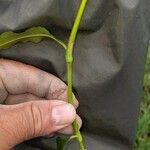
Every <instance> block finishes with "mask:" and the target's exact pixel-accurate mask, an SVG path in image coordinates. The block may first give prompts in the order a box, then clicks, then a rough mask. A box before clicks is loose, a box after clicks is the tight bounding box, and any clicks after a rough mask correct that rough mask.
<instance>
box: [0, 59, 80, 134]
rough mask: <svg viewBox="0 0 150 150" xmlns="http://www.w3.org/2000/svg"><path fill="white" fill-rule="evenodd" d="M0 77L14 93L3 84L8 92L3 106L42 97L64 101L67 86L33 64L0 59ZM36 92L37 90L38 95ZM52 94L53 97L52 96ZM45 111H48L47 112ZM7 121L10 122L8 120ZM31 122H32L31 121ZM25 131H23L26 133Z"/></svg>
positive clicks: (45, 130)
mask: <svg viewBox="0 0 150 150" xmlns="http://www.w3.org/2000/svg"><path fill="white" fill-rule="evenodd" d="M4 69H5V70H4ZM3 70H4V71H3ZM6 73H8V74H7V76H6ZM16 74H17V80H16V77H15V76H16ZM19 75H20V77H19ZM29 76H30V77H29ZM0 77H1V79H2V80H3V79H4V78H5V80H4V81H5V82H4V83H3V85H4V86H5V85H6V84H7V86H8V88H9V89H10V91H13V93H14V94H11V93H10V92H8V90H7V86H5V87H6V90H7V92H8V95H7V98H6V99H5V104H7V105H5V107H7V108H8V107H9V105H10V104H11V105H12V104H18V103H24V102H27V101H37V100H43V99H44V100H55V99H56V100H61V101H66V99H67V86H66V84H65V83H64V82H63V81H61V80H60V79H59V78H57V77H55V76H54V75H51V74H49V73H47V72H44V71H42V70H40V69H38V68H35V67H33V66H30V65H26V64H23V63H20V62H16V61H12V60H1V59H0ZM8 78H9V80H8ZM14 78H15V79H14ZM8 81H9V84H8V83H7V82H8ZM32 81H33V82H32ZM15 83H17V85H18V88H16V87H15ZM32 83H33V84H32ZM19 87H20V88H21V92H20V88H19ZM36 88H38V90H36ZM22 89H23V90H22ZM27 89H28V92H27V91H26V90H27ZM22 91H24V92H25V93H22ZM36 92H39V93H40V95H39V94H38V93H36ZM15 93H16V94H15ZM41 93H42V94H41ZM37 95H38V96H37ZM45 95H46V96H45ZM40 96H42V97H43V98H41V97H40ZM53 96H54V97H55V98H53ZM74 100H75V99H74ZM76 103H77V104H78V102H76V101H75V103H74V106H75V107H76V105H75V104H76ZM2 107H3V105H2ZM10 107H11V106H10ZM0 108H1V107H0ZM28 111H30V110H29V109H28ZM12 112H13V111H12ZM41 113H42V112H41ZM47 113H49V112H47ZM22 115H28V113H27V112H25V113H23V114H22ZM43 117H44V116H43ZM38 119H41V118H40V117H39V118H38ZM43 119H44V118H43ZM48 119H50V116H49V117H48V116H47V120H48ZM10 120H11V119H10ZM22 121H24V123H26V122H27V121H28V120H22ZM8 123H10V122H9V121H8ZM8 123H7V124H8ZM31 123H33V122H32V121H31ZM42 123H43V122H42ZM50 125H51V124H50ZM50 125H49V126H50ZM41 126H43V125H42V124H41ZM28 127H29V129H30V128H31V125H30V124H28V126H27V128H28ZM12 128H13V127H12ZM19 128H20V127H19ZM43 130H44V131H41V132H44V133H46V132H47V130H48V131H50V130H52V129H48V127H47V129H43ZM65 130H66V131H67V133H68V128H65ZM66 131H65V132H61V130H60V132H61V133H64V134H66ZM23 132H24V131H23ZM27 132H28V131H27ZM27 132H25V133H26V134H27ZM31 132H32V131H31ZM32 134H33V133H32ZM34 134H35V133H34ZM25 136H27V135H25Z"/></svg>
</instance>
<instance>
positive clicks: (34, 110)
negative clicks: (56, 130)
mask: <svg viewBox="0 0 150 150" xmlns="http://www.w3.org/2000/svg"><path fill="white" fill-rule="evenodd" d="M30 110H31V118H32V127H33V137H36V136H40V135H41V134H42V132H43V115H42V110H41V109H40V107H39V105H38V104H36V103H34V102H32V103H31V105H30Z"/></svg>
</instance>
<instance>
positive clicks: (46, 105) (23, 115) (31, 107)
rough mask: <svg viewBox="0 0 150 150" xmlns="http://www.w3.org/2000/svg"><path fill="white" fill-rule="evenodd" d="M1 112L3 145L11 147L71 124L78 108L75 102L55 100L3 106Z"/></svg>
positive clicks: (0, 107)
mask: <svg viewBox="0 0 150 150" xmlns="http://www.w3.org/2000/svg"><path fill="white" fill-rule="evenodd" d="M0 114H1V115H0V133H1V134H0V149H3V150H5V149H6V150H7V149H11V148H12V147H13V146H15V145H16V144H19V143H21V142H23V141H25V140H28V139H31V138H35V137H39V136H46V135H49V134H51V133H53V132H56V131H57V130H60V129H62V128H64V127H67V126H69V125H70V124H71V123H72V122H73V121H74V119H75V116H76V111H75V109H74V107H73V106H72V105H71V104H68V103H66V102H64V101H57V100H51V101H32V102H27V103H22V104H18V105H11V106H0ZM1 146H3V148H1ZM5 146H7V148H5Z"/></svg>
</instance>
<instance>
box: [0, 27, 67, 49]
mask: <svg viewBox="0 0 150 150" xmlns="http://www.w3.org/2000/svg"><path fill="white" fill-rule="evenodd" d="M43 38H50V39H52V40H54V41H56V42H57V43H58V44H60V45H61V46H62V47H63V48H64V49H66V45H65V44H64V43H63V42H62V41H61V40H59V39H57V38H56V37H55V36H53V35H52V34H50V32H49V31H48V30H47V29H45V28H43V27H33V28H30V29H28V30H26V31H25V32H22V33H14V32H12V31H9V32H4V33H2V34H1V35H0V49H8V48H10V47H11V46H13V45H15V44H16V43H18V42H23V43H25V42H33V43H39V42H40V41H41V40H42V39H43Z"/></svg>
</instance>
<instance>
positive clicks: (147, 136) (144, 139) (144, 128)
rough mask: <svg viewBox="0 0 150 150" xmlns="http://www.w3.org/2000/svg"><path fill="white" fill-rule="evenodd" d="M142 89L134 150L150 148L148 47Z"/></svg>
mask: <svg viewBox="0 0 150 150" xmlns="http://www.w3.org/2000/svg"><path fill="white" fill-rule="evenodd" d="M143 91H144V96H143V101H142V103H141V110H140V116H139V123H138V130H137V140H136V144H135V150H150V48H149V51H148V55H147V62H146V66H145V76H144V87H143Z"/></svg>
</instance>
